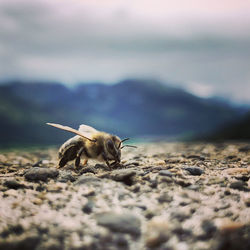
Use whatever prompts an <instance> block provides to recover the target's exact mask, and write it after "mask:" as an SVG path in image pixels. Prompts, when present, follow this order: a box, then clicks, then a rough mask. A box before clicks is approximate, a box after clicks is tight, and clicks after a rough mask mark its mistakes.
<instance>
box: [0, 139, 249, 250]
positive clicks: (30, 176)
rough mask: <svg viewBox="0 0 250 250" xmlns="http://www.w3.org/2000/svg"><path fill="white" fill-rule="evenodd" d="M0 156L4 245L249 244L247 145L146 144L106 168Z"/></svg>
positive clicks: (43, 156) (197, 249) (46, 153)
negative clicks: (58, 167) (118, 163)
mask: <svg viewBox="0 0 250 250" xmlns="http://www.w3.org/2000/svg"><path fill="white" fill-rule="evenodd" d="M57 164H58V160H57V149H47V150H44V149H43V150H33V151H30V152H25V151H15V152H14V151H13V152H8V153H3V154H0V249H39V250H42V249H51V250H52V249H58V250H59V249H60V250H61V249H132V250H133V249H136V250H137V249H166V250H189V249H190V250H193V249H194V250H201V249H204V250H205V249H206V250H208V249H209V250H210V249H216V250H230V249H237V250H241V249H250V195H249V190H250V180H249V177H250V145H249V144H246V143H245V144H244V143H231V144H230V143H218V144H203V143H149V144H139V145H138V148H137V149H133V148H126V149H124V151H123V154H122V164H121V165H120V166H118V167H117V168H116V169H113V170H111V171H110V170H108V169H107V167H106V166H105V165H103V164H100V163H97V162H91V161H89V163H88V165H87V166H85V167H82V168H81V169H80V170H75V169H74V165H73V162H72V163H70V164H68V165H67V166H65V167H64V168H61V169H57Z"/></svg>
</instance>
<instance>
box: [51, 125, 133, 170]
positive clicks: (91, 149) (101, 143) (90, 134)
mask: <svg viewBox="0 0 250 250" xmlns="http://www.w3.org/2000/svg"><path fill="white" fill-rule="evenodd" d="M47 125H50V126H53V127H56V128H59V129H62V130H66V131H69V132H71V133H74V134H76V136H74V137H72V138H70V139H69V140H67V141H66V142H65V143H64V144H63V145H62V146H61V147H60V149H59V152H58V158H59V164H58V165H59V167H60V168H61V167H64V166H65V165H66V164H67V163H68V162H69V161H73V160H75V167H76V168H79V166H80V159H81V157H82V158H84V163H83V165H86V164H87V162H88V159H94V160H98V161H101V162H105V163H106V164H107V166H108V167H109V169H111V166H115V165H117V164H119V163H120V162H121V149H123V148H124V147H135V146H132V145H124V146H122V143H123V142H125V141H127V140H129V138H125V139H123V140H121V139H120V138H119V137H118V136H116V135H112V134H109V133H106V132H102V131H98V130H96V129H95V128H93V127H91V126H88V125H84V124H82V125H80V127H79V129H78V130H76V129H73V128H71V127H68V126H63V125H60V124H55V123H47ZM135 148H136V147H135ZM111 161H113V162H112V163H110V162H111Z"/></svg>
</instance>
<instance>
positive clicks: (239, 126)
mask: <svg viewBox="0 0 250 250" xmlns="http://www.w3.org/2000/svg"><path fill="white" fill-rule="evenodd" d="M202 139H206V140H210V141H225V140H228V141H233V140H237V141H250V112H249V113H247V114H246V115H245V116H243V117H242V118H240V119H238V120H236V121H233V122H232V123H230V124H228V125H225V126H224V127H222V128H220V129H218V130H217V131H216V132H214V133H212V134H211V135H206V136H205V137H204V138H202Z"/></svg>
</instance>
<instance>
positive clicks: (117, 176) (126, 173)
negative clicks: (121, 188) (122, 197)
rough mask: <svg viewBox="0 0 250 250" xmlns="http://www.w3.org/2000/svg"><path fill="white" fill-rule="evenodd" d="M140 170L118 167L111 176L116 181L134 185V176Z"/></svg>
mask: <svg viewBox="0 0 250 250" xmlns="http://www.w3.org/2000/svg"><path fill="white" fill-rule="evenodd" d="M137 173H138V172H137V171H136V170H135V169H117V170H114V171H112V172H111V173H110V175H109V177H110V178H111V179H112V180H114V181H120V182H123V183H125V184H127V185H132V183H133V179H132V178H133V176H135V175H136V174H137Z"/></svg>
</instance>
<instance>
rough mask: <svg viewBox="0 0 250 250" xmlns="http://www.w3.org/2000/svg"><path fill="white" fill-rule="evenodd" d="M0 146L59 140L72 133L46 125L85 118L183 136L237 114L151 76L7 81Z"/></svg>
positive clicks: (121, 128) (104, 126)
mask: <svg viewBox="0 0 250 250" xmlns="http://www.w3.org/2000/svg"><path fill="white" fill-rule="evenodd" d="M0 104H1V105H0V119H1V123H0V138H1V141H0V146H4V147H6V146H18V145H48V144H58V143H62V142H63V140H65V139H66V138H69V137H70V136H71V135H70V134H69V133H67V132H64V131H60V130H57V129H55V128H52V127H49V126H47V125H45V123H46V122H54V123H60V124H65V125H69V126H72V127H75V128H77V127H78V126H79V124H82V123H85V124H88V125H91V126H93V127H95V128H97V129H100V130H104V131H107V132H112V133H114V134H117V135H119V136H121V137H123V136H133V137H141V136H149V137H151V136H158V137H164V138H184V137H185V138H187V137H192V136H194V135H197V134H200V133H209V132H211V131H213V130H214V129H215V128H218V127H221V126H224V125H225V124H227V123H228V122H231V121H233V120H237V119H238V118H239V117H240V112H239V110H237V109H236V108H234V107H232V106H231V105H226V104H225V103H224V102H223V103H220V102H218V101H213V100H210V99H202V98H199V97H196V96H194V95H192V94H190V93H188V92H186V91H184V90H182V89H179V88H174V87H169V86H167V85H165V84H161V83H160V82H157V81H152V80H134V79H128V80H125V81H122V82H120V83H118V84H115V85H105V84H100V83H91V84H79V85H77V86H75V87H74V88H67V87H66V86H64V85H62V84H59V83H43V82H41V83H23V82H11V83H8V84H5V85H1V86H0Z"/></svg>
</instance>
